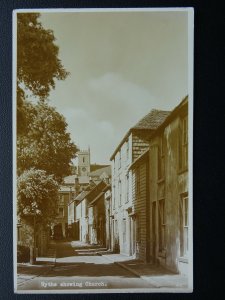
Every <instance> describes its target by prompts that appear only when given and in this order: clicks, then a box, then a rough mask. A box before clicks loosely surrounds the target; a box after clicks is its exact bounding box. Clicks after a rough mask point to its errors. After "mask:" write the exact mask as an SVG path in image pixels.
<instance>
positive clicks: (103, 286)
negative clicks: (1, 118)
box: [13, 7, 194, 294]
mask: <svg viewBox="0 0 225 300" xmlns="http://www.w3.org/2000/svg"><path fill="white" fill-rule="evenodd" d="M193 32H194V11H193V8H188V7H187V8H154V9H153V8H140V9H138V8H135V9H133V8H132V9H128V8H126V9H116V8H115V9H35V10H34V9H29V10H15V11H14V12H13V121H14V128H13V130H14V131H13V144H14V147H13V149H14V155H13V165H14V174H13V178H14V180H13V182H14V186H13V187H14V194H13V195H14V200H13V208H14V210H13V211H14V215H13V224H14V290H15V293H21V294H22V293H23V294H26V293H36V294H41V293H44V294H50V293H64V294H65V293H74V294H77V293H133V292H135V293H165V292H166V293H180V292H185V293H191V292H192V291H193V222H192V221H193V211H192V205H193V196H192V153H193V43H194V36H193Z"/></svg>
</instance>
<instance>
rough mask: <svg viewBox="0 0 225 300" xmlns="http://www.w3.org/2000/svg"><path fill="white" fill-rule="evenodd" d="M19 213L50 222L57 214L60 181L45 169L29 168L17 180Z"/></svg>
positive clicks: (22, 215)
mask: <svg viewBox="0 0 225 300" xmlns="http://www.w3.org/2000/svg"><path fill="white" fill-rule="evenodd" d="M17 197H18V202H17V203H18V214H19V215H20V216H21V217H29V216H35V217H36V220H37V221H42V222H43V221H44V222H45V223H48V222H49V221H51V220H52V219H53V218H54V217H55V215H56V207H57V199H58V183H57V182H56V181H55V180H54V179H53V176H52V175H47V173H46V172H45V171H43V170H35V169H33V168H32V169H29V170H26V171H25V172H23V173H22V174H21V175H20V176H19V177H18V180H17Z"/></svg>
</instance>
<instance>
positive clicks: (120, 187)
mask: <svg viewBox="0 0 225 300" xmlns="http://www.w3.org/2000/svg"><path fill="white" fill-rule="evenodd" d="M121 205H122V184H121V180H119V206H121Z"/></svg>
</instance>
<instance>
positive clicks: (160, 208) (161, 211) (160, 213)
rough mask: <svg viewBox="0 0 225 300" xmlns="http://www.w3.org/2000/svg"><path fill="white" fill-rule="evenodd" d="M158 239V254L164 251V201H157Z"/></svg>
mask: <svg viewBox="0 0 225 300" xmlns="http://www.w3.org/2000/svg"><path fill="white" fill-rule="evenodd" d="M158 237H159V243H158V246H159V253H163V252H165V250H166V211H165V199H164V198H163V199H160V200H158Z"/></svg>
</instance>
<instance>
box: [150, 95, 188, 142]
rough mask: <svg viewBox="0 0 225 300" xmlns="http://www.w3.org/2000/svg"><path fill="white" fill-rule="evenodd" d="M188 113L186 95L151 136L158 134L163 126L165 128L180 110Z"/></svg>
mask: <svg viewBox="0 0 225 300" xmlns="http://www.w3.org/2000/svg"><path fill="white" fill-rule="evenodd" d="M182 111H183V112H185V111H186V113H188V95H187V96H185V97H184V98H183V99H182V101H181V102H180V103H179V104H178V105H177V106H176V107H175V108H174V109H173V110H172V111H171V112H170V114H169V115H168V116H167V118H166V119H165V120H164V122H162V123H161V124H160V126H158V128H157V130H155V131H154V133H153V134H152V137H154V136H155V135H157V134H158V132H159V131H161V130H162V129H163V128H165V127H166V126H167V125H168V124H169V123H170V122H171V121H172V120H173V119H174V118H176V117H177V116H178V115H179V114H180V113H181V112H182Z"/></svg>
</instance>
